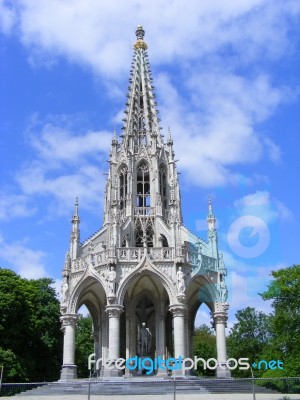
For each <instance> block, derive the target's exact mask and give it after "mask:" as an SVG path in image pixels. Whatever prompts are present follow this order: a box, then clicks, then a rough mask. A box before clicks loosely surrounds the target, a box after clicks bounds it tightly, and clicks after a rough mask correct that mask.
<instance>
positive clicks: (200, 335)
mask: <svg viewBox="0 0 300 400" xmlns="http://www.w3.org/2000/svg"><path fill="white" fill-rule="evenodd" d="M193 349H194V355H195V356H197V357H199V358H200V357H201V358H203V359H204V360H208V359H209V358H216V357H217V351H216V336H215V334H214V331H213V330H212V329H211V328H209V327H208V326H207V325H205V324H203V325H201V326H200V327H199V328H197V329H196V330H195V334H194V340H193ZM195 374H196V375H201V376H214V375H215V371H214V370H210V369H206V370H205V369H203V366H202V364H201V363H199V364H198V366H197V370H196V371H195Z"/></svg>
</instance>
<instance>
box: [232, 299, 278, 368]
mask: <svg viewBox="0 0 300 400" xmlns="http://www.w3.org/2000/svg"><path fill="white" fill-rule="evenodd" d="M235 317H236V319H237V322H236V323H235V324H234V325H233V327H232V329H231V330H230V333H229V335H228V338H227V351H228V356H229V357H230V358H231V357H232V358H235V359H237V360H238V359H239V358H249V360H250V363H252V362H254V361H258V360H260V358H261V356H262V354H263V353H264V352H266V351H267V347H268V346H269V341H270V339H271V338H272V317H271V316H269V315H266V314H264V313H263V312H261V311H256V310H255V309H254V308H252V307H247V308H245V309H243V310H239V311H238V312H237V313H236V314H235ZM250 374H251V371H250V370H241V371H240V370H238V369H235V370H233V371H232V375H234V376H250Z"/></svg>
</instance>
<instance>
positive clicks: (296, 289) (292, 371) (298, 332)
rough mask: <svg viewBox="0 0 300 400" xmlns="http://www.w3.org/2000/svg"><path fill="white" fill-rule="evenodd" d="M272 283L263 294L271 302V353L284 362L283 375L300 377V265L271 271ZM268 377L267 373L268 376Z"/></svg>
mask: <svg viewBox="0 0 300 400" xmlns="http://www.w3.org/2000/svg"><path fill="white" fill-rule="evenodd" d="M272 276H273V278H274V280H273V281H272V282H271V283H270V285H269V287H268V289H267V290H266V291H265V292H264V293H262V297H263V299H265V300H273V303H272V306H273V308H274V318H273V326H272V328H273V331H274V335H273V338H272V341H271V347H270V349H271V352H272V354H273V358H274V357H278V358H280V359H281V361H283V363H284V371H285V376H299V375H300V265H293V266H292V267H289V268H284V269H280V270H278V271H274V272H272ZM269 374H270V373H269Z"/></svg>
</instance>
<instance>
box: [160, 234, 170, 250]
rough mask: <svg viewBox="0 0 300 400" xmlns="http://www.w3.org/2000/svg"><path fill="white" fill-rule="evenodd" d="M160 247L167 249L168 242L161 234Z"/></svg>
mask: <svg viewBox="0 0 300 400" xmlns="http://www.w3.org/2000/svg"><path fill="white" fill-rule="evenodd" d="M160 240H161V246H162V247H169V244H168V240H167V238H166V237H165V235H163V234H162V233H161V234H160Z"/></svg>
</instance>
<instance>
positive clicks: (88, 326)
mask: <svg viewBox="0 0 300 400" xmlns="http://www.w3.org/2000/svg"><path fill="white" fill-rule="evenodd" d="M73 302H74V303H73V304H74V311H75V312H76V313H77V314H78V319H77V323H76V330H75V363H76V362H77V363H78V364H77V376H78V378H86V377H88V376H89V371H88V364H87V360H88V356H89V355H90V354H92V353H95V354H96V355H95V358H96V359H98V358H101V357H107V356H108V320H107V315H106V312H105V307H106V304H107V299H106V294H105V291H104V288H103V286H102V284H101V283H100V282H99V281H98V280H97V279H96V278H93V277H87V278H86V279H85V280H83V281H82V282H81V284H80V285H79V286H78V287H77V289H76V290H75V292H74V298H73ZM95 367H96V366H95V365H94V369H93V371H92V372H93V375H94V376H99V375H100V371H101V368H102V365H99V367H100V368H99V369H98V370H96V368H95Z"/></svg>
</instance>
